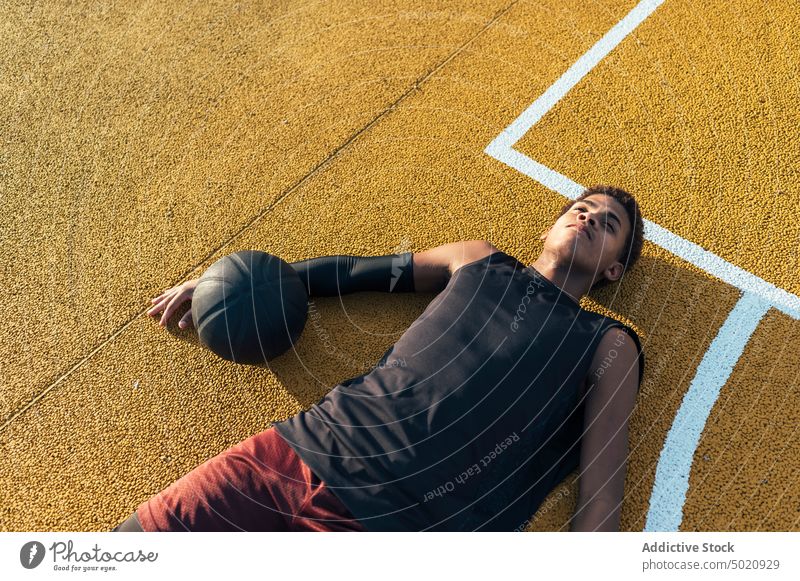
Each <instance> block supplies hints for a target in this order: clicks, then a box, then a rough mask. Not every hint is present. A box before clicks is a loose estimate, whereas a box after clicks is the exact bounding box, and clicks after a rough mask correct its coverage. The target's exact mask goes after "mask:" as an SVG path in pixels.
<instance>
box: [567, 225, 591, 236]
mask: <svg viewBox="0 0 800 581" xmlns="http://www.w3.org/2000/svg"><path fill="white" fill-rule="evenodd" d="M570 226H572V227H574V228H575V229H576V230H577V231H578V232H580V233H582V234H585V235H586V237H587V238H588V239H589V240H591V239H592V235H591V233H590V232H589V229H588V228H587V227H586V226H581V225H580V224H570Z"/></svg>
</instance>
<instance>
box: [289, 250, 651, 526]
mask: <svg viewBox="0 0 800 581" xmlns="http://www.w3.org/2000/svg"><path fill="white" fill-rule="evenodd" d="M612 327H619V328H621V329H623V330H624V331H625V332H627V333H628V334H629V335H630V336H631V337H633V338H634V340H635V343H636V346H637V349H638V350H639V353H640V361H639V363H640V377H639V379H640V381H641V374H642V373H643V370H644V357H643V354H642V351H641V345H640V343H639V339H638V337H637V336H636V333H634V332H633V330H632V329H630V328H628V327H626V326H625V325H623V324H622V323H620V322H618V321H615V320H613V319H610V318H608V317H604V316H602V315H599V314H596V313H592V312H589V311H585V310H583V309H581V308H580V305H579V304H578V303H577V302H575V300H573V299H572V298H570V297H569V296H568V295H567V294H565V293H564V292H562V291H561V289H560V288H559V287H558V286H556V285H555V284H553V283H552V282H550V281H549V280H548V279H547V278H545V277H544V276H543V275H541V273H539V272H538V271H536V270H535V269H534V268H533V267H525V265H524V264H522V263H521V262H519V261H518V260H517V259H515V258H514V257H512V256H510V255H508V254H506V253H504V252H502V251H498V252H494V253H493V254H491V255H489V256H487V257H485V258H482V259H480V260H475V261H473V262H470V263H468V264H466V265H464V266H462V267H461V268H459V269H457V270H456V272H455V273H454V274H453V276H452V277H451V278H450V280H449V281H448V284H447V286H446V287H445V289H444V290H443V291H442V292H440V293H439V294H438V295H437V296H436V297H435V298H434V299H433V301H432V302H431V303H430V304H429V305H428V307H427V308H426V309H425V311H424V312H423V313H422V315H420V317H419V318H418V319H417V320H416V321H415V322H414V323H413V324H412V325H411V326H410V327H409V328H408V329H407V331H406V332H405V333H403V335H402V336H401V337H400V339H399V340H398V341H397V343H395V344H394V345H393V346H392V347H391V348H389V350H388V351H387V352H386V353H385V354H384V355H383V357H382V358H381V360H380V362H379V364H378V365H377V366H376V367H375V368H374V369H373V370H372V371H371V372H369V373H367V374H364V375H361V376H358V377H354V378H352V379H349V380H346V381H344V382H343V383H340V384H339V385H337V386H336V387H334V388H333V390H332V391H330V392H329V393H328V394H327V395H326V396H325V397H323V398H322V399H321V400H320V401H319V402H318V403H317V404H316V405H314V406H312V408H311V409H309V410H308V411H304V412H301V413H299V414H297V415H295V416H293V417H291V418H289V419H287V420H285V421H283V422H279V423H276V424H275V429H276V430H277V431H278V432H279V433H280V434H281V435H282V436H283V437H284V438H285V439H286V441H287V442H288V443H289V445H291V447H292V448H294V450H295V451H296V452H297V454H298V455H299V456H300V458H301V459H302V460H303V461H304V462H305V463H306V464H307V465H308V466H309V467H310V468H311V470H312V471H313V472H314V473H315V474H316V475H317V476H319V478H321V480H322V481H323V482H325V483H326V484H327V486H328V488H329V489H330V490H331V491H332V492H333V493H334V494H336V496H338V497H339V499H340V500H341V501H342V503H343V504H344V505H345V506H346V507H347V508H348V509H349V511H350V512H351V513H352V514H353V515H354V516H355V518H356V519H358V520H359V521H360V522H361V524H363V525H364V527H366V529H367V530H371V531H384V530H404V531H419V530H453V531H471V530H486V531H489V530H492V531H510V530H519V529H520V528H522V527H524V525H525V523H526V521H527V520H528V519H529V518H530V517H531V516H532V515H533V514H534V513H535V512H536V510H537V508H538V507H539V505H540V504H541V502H542V501H543V500H544V498H545V497H546V495H547V494H548V493H549V492H550V490H552V488H553V487H554V486H555V485H557V484H558V483H559V482H561V481H562V480H563V479H564V478H565V477H566V476H567V475H568V474H569V473H570V472H572V471H573V470H574V469H575V468H576V467H577V466H578V462H579V455H580V437H581V434H582V427H583V407H584V405H583V400H582V399H581V398H580V395H581V387H582V384H583V381H584V378H585V377H586V376H587V375H588V373H589V371H590V369H589V368H590V365H591V362H592V359H593V356H594V354H595V351H596V349H597V346H598V344H599V342H600V340H601V338H602V337H603V334H604V333H605V332H606V331H607V330H608V329H610V328H612Z"/></svg>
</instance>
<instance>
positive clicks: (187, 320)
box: [178, 309, 192, 329]
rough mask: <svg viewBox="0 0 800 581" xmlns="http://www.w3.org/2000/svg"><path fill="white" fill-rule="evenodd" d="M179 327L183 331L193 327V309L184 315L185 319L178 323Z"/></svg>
mask: <svg viewBox="0 0 800 581" xmlns="http://www.w3.org/2000/svg"><path fill="white" fill-rule="evenodd" d="M178 326H179V327H180V328H181V329H185V328H186V327H191V326H192V310H191V309H189V310H188V311H186V314H185V315H183V318H182V319H181V320H180V323H178Z"/></svg>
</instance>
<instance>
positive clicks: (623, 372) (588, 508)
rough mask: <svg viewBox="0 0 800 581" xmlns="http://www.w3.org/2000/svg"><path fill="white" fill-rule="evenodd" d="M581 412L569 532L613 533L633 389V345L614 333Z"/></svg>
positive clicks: (603, 346) (605, 341)
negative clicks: (575, 498)
mask: <svg viewBox="0 0 800 581" xmlns="http://www.w3.org/2000/svg"><path fill="white" fill-rule="evenodd" d="M589 373H590V375H589V377H588V378H587V381H588V382H589V384H590V391H589V395H588V396H587V400H586V404H585V409H584V429H583V437H582V440H581V458H580V473H579V491H578V505H577V507H576V509H575V515H574V517H573V520H572V526H571V528H570V530H571V531H573V532H578V531H619V522H620V511H621V507H622V499H623V493H624V488H625V475H626V463H627V457H628V419H629V418H630V416H631V414H632V413H633V408H634V406H635V404H636V395H637V392H638V389H639V358H638V350H637V348H636V344H635V342H634V340H633V339H632V338H631V337H629V336H628V334H627V333H626V332H625V331H623V330H622V329H619V328H617V327H614V328H612V329H609V330H608V331H607V332H606V333H605V335H604V336H603V338H602V339H601V340H600V345H599V346H598V348H597V352H596V353H595V355H594V359H593V361H592V366H591V368H590V371H589Z"/></svg>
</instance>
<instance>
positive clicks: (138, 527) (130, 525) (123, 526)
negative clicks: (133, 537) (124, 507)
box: [111, 512, 144, 533]
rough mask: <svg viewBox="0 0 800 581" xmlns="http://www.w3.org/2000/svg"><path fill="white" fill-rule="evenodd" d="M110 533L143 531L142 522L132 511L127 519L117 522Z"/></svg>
mask: <svg viewBox="0 0 800 581" xmlns="http://www.w3.org/2000/svg"><path fill="white" fill-rule="evenodd" d="M111 532H112V533H143V532H144V530H142V524H141V523H140V522H139V517H138V516H136V513H135V512H134V513H133V514H132V515H131V516H129V517H128V518H127V519H125V520H124V521H122V522H121V523H119V524H118V525H117V526H116V527H114V529H113V530H112V531H111Z"/></svg>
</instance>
